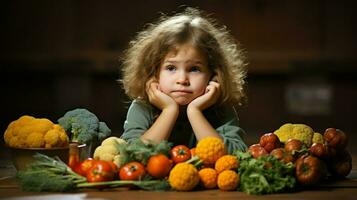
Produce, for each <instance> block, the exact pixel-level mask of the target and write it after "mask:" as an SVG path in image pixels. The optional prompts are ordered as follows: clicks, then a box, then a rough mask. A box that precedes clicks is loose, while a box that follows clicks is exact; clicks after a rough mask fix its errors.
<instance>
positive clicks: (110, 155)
mask: <svg viewBox="0 0 357 200" xmlns="http://www.w3.org/2000/svg"><path fill="white" fill-rule="evenodd" d="M121 144H127V142H126V141H125V140H123V139H120V138H118V137H114V136H113V137H109V138H107V139H105V140H103V142H102V144H101V145H100V146H98V147H97V148H96V149H95V151H94V155H93V158H94V159H96V160H105V161H112V162H114V164H115V165H116V166H118V167H121V166H122V163H121V161H120V152H119V148H118V146H119V145H121Z"/></svg>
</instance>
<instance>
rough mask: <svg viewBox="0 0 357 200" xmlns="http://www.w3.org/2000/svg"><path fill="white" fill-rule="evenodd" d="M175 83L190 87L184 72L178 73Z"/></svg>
mask: <svg viewBox="0 0 357 200" xmlns="http://www.w3.org/2000/svg"><path fill="white" fill-rule="evenodd" d="M176 83H177V84H180V85H185V86H188V85H190V81H189V80H188V77H187V74H186V73H185V72H181V73H179V74H178V77H177V80H176Z"/></svg>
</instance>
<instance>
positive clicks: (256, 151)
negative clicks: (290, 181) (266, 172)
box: [248, 144, 269, 158]
mask: <svg viewBox="0 0 357 200" xmlns="http://www.w3.org/2000/svg"><path fill="white" fill-rule="evenodd" d="M248 151H249V153H250V154H251V155H252V156H253V158H258V157H260V156H266V155H268V154H269V153H268V152H267V151H266V150H265V149H264V148H263V147H262V146H260V144H252V145H250V146H249V149H248Z"/></svg>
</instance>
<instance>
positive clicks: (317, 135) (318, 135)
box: [312, 132, 324, 144]
mask: <svg viewBox="0 0 357 200" xmlns="http://www.w3.org/2000/svg"><path fill="white" fill-rule="evenodd" d="M313 143H321V144H323V143H324V136H322V134H321V133H317V132H315V133H314V136H312V144H313Z"/></svg>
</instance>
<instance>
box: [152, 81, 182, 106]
mask: <svg viewBox="0 0 357 200" xmlns="http://www.w3.org/2000/svg"><path fill="white" fill-rule="evenodd" d="M146 93H147V95H148V97H149V101H150V103H151V104H152V105H154V106H155V107H157V108H159V109H160V110H164V109H166V108H170V107H172V108H177V109H178V105H177V103H176V102H175V100H174V99H172V98H171V97H170V96H169V95H167V94H165V93H163V92H161V90H160V89H159V83H158V82H157V80H156V79H155V78H153V79H150V80H149V81H148V82H147V83H146Z"/></svg>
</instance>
